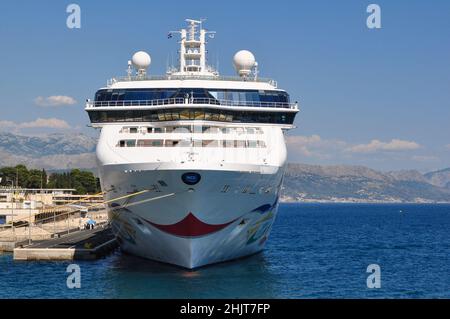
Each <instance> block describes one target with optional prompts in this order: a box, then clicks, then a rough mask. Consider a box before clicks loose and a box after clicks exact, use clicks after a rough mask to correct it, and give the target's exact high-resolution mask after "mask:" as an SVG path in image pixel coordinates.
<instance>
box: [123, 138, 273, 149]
mask: <svg viewBox="0 0 450 319" xmlns="http://www.w3.org/2000/svg"><path fill="white" fill-rule="evenodd" d="M116 146H117V147H214V148H266V147H267V146H266V143H265V142H264V141H261V140H180V139H178V140H177V139H166V140H163V139H139V140H135V139H125V140H120V141H119V142H118V143H117V145H116Z"/></svg>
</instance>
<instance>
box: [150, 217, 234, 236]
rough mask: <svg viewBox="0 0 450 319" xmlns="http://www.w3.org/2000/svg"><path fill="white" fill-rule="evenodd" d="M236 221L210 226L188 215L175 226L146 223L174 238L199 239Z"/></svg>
mask: <svg viewBox="0 0 450 319" xmlns="http://www.w3.org/2000/svg"><path fill="white" fill-rule="evenodd" d="M236 220H237V219H235V220H232V221H231V222H229V223H226V224H220V225H211V224H206V223H204V222H202V221H201V220H199V219H198V218H197V217H195V216H194V214H192V213H189V215H187V216H186V217H185V218H184V219H183V220H181V221H179V222H178V223H176V224H172V225H160V224H156V223H152V222H150V221H148V220H146V222H147V223H149V224H150V225H152V226H154V227H156V228H158V229H159V230H161V231H163V232H165V233H169V234H171V235H174V236H180V237H200V236H206V235H209V234H212V233H215V232H218V231H220V230H222V229H224V228H225V227H227V226H229V225H231V224H232V223H234V222H235V221H236Z"/></svg>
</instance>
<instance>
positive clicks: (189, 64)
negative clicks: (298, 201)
mask: <svg viewBox="0 0 450 319" xmlns="http://www.w3.org/2000/svg"><path fill="white" fill-rule="evenodd" d="M203 21H204V20H193V19H186V22H187V23H188V27H187V28H186V29H181V30H180V31H172V32H170V33H169V34H172V33H180V35H181V41H180V42H179V43H180V68H179V70H178V72H173V73H172V74H173V75H205V76H218V73H217V71H215V70H213V68H212V67H210V66H207V65H206V52H207V51H206V35H207V34H210V35H213V34H215V32H214V31H206V30H205V29H203V27H202V23H203ZM210 37H211V38H213V36H210Z"/></svg>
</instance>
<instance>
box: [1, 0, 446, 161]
mask: <svg viewBox="0 0 450 319" xmlns="http://www.w3.org/2000/svg"><path fill="white" fill-rule="evenodd" d="M70 3H77V4H79V5H80V7H81V29H74V30H71V29H68V28H67V27H66V18H67V16H68V14H67V13H66V7H67V5H68V4H70ZM370 3H377V4H379V5H380V7H381V10H382V11H381V19H382V28H381V29H379V30H370V29H368V28H367V26H366V18H367V16H368V15H369V14H368V13H366V8H367V6H368V5H369V4H370ZM185 18H207V22H206V24H205V26H206V27H207V28H208V29H210V30H215V31H217V36H216V38H215V39H213V40H211V41H210V45H209V52H210V56H209V58H210V60H211V62H213V64H215V61H216V60H217V59H219V61H220V65H219V66H220V71H221V73H222V74H232V73H233V72H234V71H233V69H232V65H231V59H232V56H233V54H234V53H235V52H236V51H238V50H240V49H249V50H251V51H253V52H254V54H255V55H256V58H257V60H258V62H259V65H260V70H261V76H265V77H271V78H275V79H276V80H278V83H279V86H280V87H281V88H284V89H286V90H287V91H288V92H289V93H290V94H291V96H292V98H293V99H294V100H298V101H299V102H300V104H301V112H300V113H299V115H298V118H297V120H296V124H297V126H298V128H297V129H295V130H293V131H291V132H290V134H289V135H291V137H290V138H289V139H290V140H289V142H290V144H289V145H290V147H289V150H290V160H291V161H296V162H304V163H313V164H314V163H317V164H361V165H367V166H370V167H374V168H379V169H383V170H391V169H402V168H417V169H420V170H431V169H436V168H443V167H449V166H450V145H449V144H450V1H445V0H442V1H439V0H435V1H432V2H431V1H414V0H411V1H406V0H405V1H399V0H397V1H375V0H374V1H331V0H330V1H320V0H319V1H292V0H291V1H286V0H279V1H267V2H265V1H243V0H240V1H234V0H232V1H220V2H217V3H216V1H189V2H188V1H72V2H71V1H8V2H7V1H1V3H0V39H1V47H0V48H1V50H0V70H1V74H2V76H1V79H0V93H1V96H2V101H1V110H2V112H1V115H0V124H1V123H4V125H3V129H5V128H8V127H11V126H12V125H17V127H18V128H20V130H22V131H23V133H26V130H27V126H33V124H31V125H27V123H36V122H35V121H36V119H38V118H41V119H60V120H63V121H65V122H67V124H68V125H69V126H70V127H71V128H70V129H71V130H74V131H77V130H82V131H83V132H89V130H90V129H87V128H86V127H85V126H86V124H88V118H87V115H86V114H85V112H84V111H83V107H84V105H83V101H84V100H85V99H86V98H92V97H93V95H94V92H95V90H96V89H97V88H98V87H101V86H103V85H104V84H105V82H106V80H107V79H108V78H110V77H111V76H114V75H123V74H124V73H125V69H126V62H127V60H128V59H129V58H130V56H131V55H132V53H133V52H135V51H137V50H146V51H148V52H149V53H150V54H151V56H152V59H153V62H152V66H151V70H150V72H151V73H152V74H161V73H164V72H165V67H166V61H167V58H168V57H170V55H171V54H172V55H173V56H174V58H176V50H177V48H178V47H177V43H176V39H175V37H174V38H173V39H170V40H168V39H167V33H168V31H169V30H178V29H180V28H181V27H183V26H184V24H183V21H184V19H185ZM54 95H63V96H68V97H72V98H73V99H75V100H76V101H77V102H76V103H75V104H73V105H66V106H59V107H42V106H39V105H37V103H36V101H35V99H36V98H37V97H39V96H41V97H43V98H44V99H45V98H46V97H48V96H54ZM12 122H13V123H12ZM48 122H49V123H52V121H48ZM45 125H46V124H43V125H42V126H45ZM49 126H51V124H49ZM60 127H64V125H63V126H60ZM64 129H65V130H67V128H64ZM44 130H45V128H44Z"/></svg>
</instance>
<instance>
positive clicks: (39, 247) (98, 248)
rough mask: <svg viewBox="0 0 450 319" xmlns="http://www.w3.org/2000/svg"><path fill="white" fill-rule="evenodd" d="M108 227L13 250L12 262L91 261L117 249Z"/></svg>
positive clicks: (79, 232)
mask: <svg viewBox="0 0 450 319" xmlns="http://www.w3.org/2000/svg"><path fill="white" fill-rule="evenodd" d="M117 246H118V245H117V242H116V240H115V238H114V235H113V233H112V232H111V229H110V228H109V227H106V228H103V227H100V226H98V228H96V229H94V230H82V231H78V232H75V233H72V234H69V235H65V236H62V237H60V238H54V239H50V240H45V241H39V242H34V243H32V244H31V245H23V246H22V247H17V248H14V260H93V259H98V258H101V257H103V256H106V255H107V254H108V253H110V252H112V251H113V250H114V249H116V248H117Z"/></svg>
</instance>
